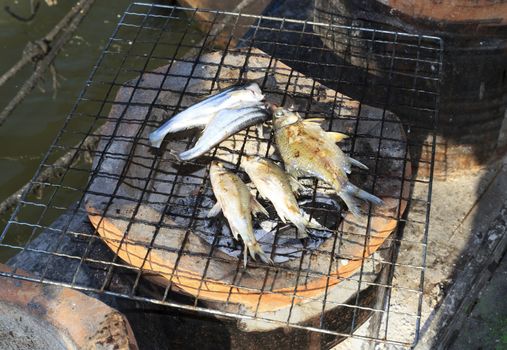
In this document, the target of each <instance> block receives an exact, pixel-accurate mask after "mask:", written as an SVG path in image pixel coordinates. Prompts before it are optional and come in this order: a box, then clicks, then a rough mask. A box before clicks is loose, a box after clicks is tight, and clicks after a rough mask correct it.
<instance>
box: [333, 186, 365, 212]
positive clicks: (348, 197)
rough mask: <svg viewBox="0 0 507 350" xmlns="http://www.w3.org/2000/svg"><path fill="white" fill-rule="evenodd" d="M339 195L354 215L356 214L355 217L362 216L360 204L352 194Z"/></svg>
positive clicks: (343, 192) (342, 193)
mask: <svg viewBox="0 0 507 350" xmlns="http://www.w3.org/2000/svg"><path fill="white" fill-rule="evenodd" d="M338 195H339V196H340V198H341V199H343V201H344V202H345V204H346V205H347V208H348V209H349V211H350V212H351V213H352V214H354V215H355V216H361V206H360V204H359V201H358V200H357V199H356V198H354V196H352V194H351V193H349V192H345V191H340V193H338Z"/></svg>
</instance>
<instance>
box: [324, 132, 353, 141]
mask: <svg viewBox="0 0 507 350" xmlns="http://www.w3.org/2000/svg"><path fill="white" fill-rule="evenodd" d="M326 135H327V136H329V138H330V139H331V140H333V142H335V143H338V142H340V141H342V140H344V139H346V138H348V137H349V135H346V134H342V133H341V132H334V131H326Z"/></svg>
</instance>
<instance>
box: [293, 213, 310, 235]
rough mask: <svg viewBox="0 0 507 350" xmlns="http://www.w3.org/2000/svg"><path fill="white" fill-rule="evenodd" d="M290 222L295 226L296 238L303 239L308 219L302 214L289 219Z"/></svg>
mask: <svg viewBox="0 0 507 350" xmlns="http://www.w3.org/2000/svg"><path fill="white" fill-rule="evenodd" d="M291 222H292V223H293V224H294V226H296V229H297V232H298V234H297V238H299V239H303V238H307V237H308V233H306V226H307V225H308V224H309V222H308V220H306V219H305V218H303V217H302V216H299V217H297V218H294V219H293V220H291Z"/></svg>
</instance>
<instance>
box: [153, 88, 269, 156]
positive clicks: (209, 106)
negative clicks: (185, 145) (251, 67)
mask: <svg viewBox="0 0 507 350" xmlns="http://www.w3.org/2000/svg"><path fill="white" fill-rule="evenodd" d="M263 99H264V95H263V94H262V91H261V89H260V88H259V85H257V83H248V84H245V85H239V86H234V87H231V88H229V89H226V90H224V91H222V92H220V93H218V94H216V95H213V96H211V97H209V98H207V99H205V100H203V101H201V102H199V103H196V104H194V105H192V106H190V107H188V108H187V109H185V110H184V111H182V112H180V113H178V114H176V115H174V116H172V117H171V118H170V119H169V120H167V121H166V122H165V123H164V124H163V125H162V126H160V127H159V128H158V129H156V130H155V131H153V132H152V133H151V134H150V135H149V139H150V143H151V145H152V146H153V147H157V148H159V147H160V145H161V144H162V141H163V140H164V137H165V136H166V135H167V134H169V133H175V132H178V131H183V130H188V129H192V128H203V127H205V126H206V125H207V124H208V123H209V121H210V120H211V119H212V118H213V117H214V116H215V114H216V113H217V112H218V111H220V110H222V109H225V108H234V107H240V106H241V107H248V106H255V105H260V101H262V100H263Z"/></svg>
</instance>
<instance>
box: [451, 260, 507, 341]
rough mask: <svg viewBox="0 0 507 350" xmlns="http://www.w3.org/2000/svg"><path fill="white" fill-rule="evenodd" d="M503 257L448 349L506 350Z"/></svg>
mask: <svg viewBox="0 0 507 350" xmlns="http://www.w3.org/2000/svg"><path fill="white" fill-rule="evenodd" d="M506 294H507V256H506V255H504V256H503V259H502V261H501V263H500V265H499V266H498V268H497V269H496V272H495V275H494V276H493V278H492V279H491V280H490V281H488V284H487V285H486V287H485V288H484V290H483V291H482V292H481V293H480V295H479V297H478V299H476V300H475V303H474V304H473V306H472V308H471V309H470V311H469V313H468V315H467V317H466V320H465V321H464V322H463V325H462V327H461V331H460V332H459V333H458V334H456V336H455V338H454V341H453V343H452V345H451V347H450V349H451V350H461V349H497V350H500V349H507V298H506Z"/></svg>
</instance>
